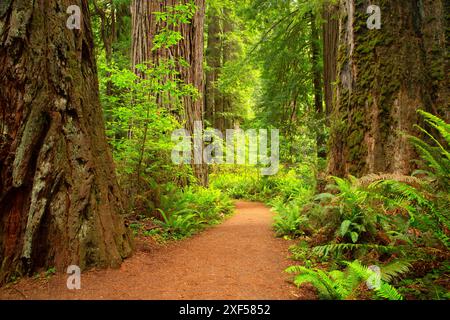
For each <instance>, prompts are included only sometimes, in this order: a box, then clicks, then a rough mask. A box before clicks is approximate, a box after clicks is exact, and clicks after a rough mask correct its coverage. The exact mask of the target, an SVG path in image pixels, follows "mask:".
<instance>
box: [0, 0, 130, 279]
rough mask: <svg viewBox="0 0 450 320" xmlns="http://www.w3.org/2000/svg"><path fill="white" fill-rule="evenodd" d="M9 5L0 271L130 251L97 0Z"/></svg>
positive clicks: (1, 274)
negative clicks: (103, 89) (109, 127)
mask: <svg viewBox="0 0 450 320" xmlns="http://www.w3.org/2000/svg"><path fill="white" fill-rule="evenodd" d="M54 2H55V4H54V5H49V4H48V3H46V4H43V3H42V2H40V1H33V2H29V1H22V0H11V1H8V2H6V3H2V5H1V6H0V74H1V77H0V88H1V94H0V263H1V269H0V279H1V280H5V279H6V278H8V277H9V276H11V275H15V274H17V273H18V274H26V273H31V272H34V271H36V270H38V269H40V268H47V267H49V266H55V267H57V268H58V269H59V270H64V269H65V268H67V267H68V266H69V265H71V264H75V265H79V266H80V267H81V268H82V269H83V268H88V267H93V266H99V267H109V266H118V265H119V264H120V263H121V261H122V259H123V258H125V257H127V256H128V255H129V254H130V253H131V242H130V238H129V234H128V232H127V230H126V228H125V225H124V223H123V219H122V217H121V213H122V199H121V194H120V190H119V187H118V184H117V182H116V177H115V173H114V167H113V162H112V157H111V155H110V152H109V149H108V145H107V143H106V137H105V129H104V123H103V117H102V110H101V106H100V102H99V96H98V82H97V72H96V62H95V58H94V57H95V54H94V50H93V39H92V34H91V26H90V17H89V9H88V1H87V0H83V1H75V3H76V2H78V5H79V6H80V7H81V10H82V14H83V19H82V25H81V30H73V31H72V30H69V29H68V28H66V19H67V18H68V15H66V9H67V8H68V7H69V6H70V5H72V4H74V1H72V0H55V1H54Z"/></svg>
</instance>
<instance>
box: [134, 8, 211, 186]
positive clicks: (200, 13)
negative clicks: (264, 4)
mask: <svg viewBox="0 0 450 320" xmlns="http://www.w3.org/2000/svg"><path fill="white" fill-rule="evenodd" d="M187 2H188V0H165V1H154V0H151V1H148V0H134V1H133V3H132V6H131V12H132V19H133V34H132V38H133V39H132V41H133V45H132V64H133V68H134V69H135V66H136V65H138V64H142V63H145V62H151V63H153V64H157V63H158V61H159V60H160V59H162V58H167V57H170V58H175V59H184V60H185V61H186V62H187V63H188V64H189V67H188V68H186V67H182V66H180V67H179V72H180V78H181V79H182V80H183V81H184V82H185V83H186V84H191V85H192V86H193V87H194V88H196V89H197V90H198V92H199V95H200V96H199V97H198V98H193V97H189V96H187V97H184V99H183V104H184V120H185V123H186V125H185V127H186V129H187V130H188V131H189V132H190V133H191V134H192V135H193V133H194V124H195V122H196V121H202V122H203V112H204V99H203V93H204V81H203V50H204V48H203V46H204V34H203V32H204V20H205V0H195V1H194V3H195V5H196V6H197V12H196V13H195V15H194V17H193V19H192V21H191V22H190V23H189V24H181V25H180V26H179V27H178V29H177V30H178V31H180V33H181V35H182V36H183V39H182V40H181V41H180V42H179V43H178V44H177V45H176V46H174V47H172V48H170V49H169V50H152V48H153V39H154V37H155V35H156V34H158V33H159V31H160V30H161V27H162V26H161V25H160V22H157V21H156V18H155V15H154V14H153V13H154V12H164V11H165V8H166V7H167V6H173V5H175V4H179V3H187ZM135 72H137V74H139V71H137V70H136V71H135ZM141 76H143V75H141ZM193 158H194V157H193ZM192 167H193V170H194V175H195V177H196V178H197V179H198V181H199V183H200V184H201V185H204V186H206V185H207V184H208V168H207V166H206V165H204V164H202V165H195V164H192Z"/></svg>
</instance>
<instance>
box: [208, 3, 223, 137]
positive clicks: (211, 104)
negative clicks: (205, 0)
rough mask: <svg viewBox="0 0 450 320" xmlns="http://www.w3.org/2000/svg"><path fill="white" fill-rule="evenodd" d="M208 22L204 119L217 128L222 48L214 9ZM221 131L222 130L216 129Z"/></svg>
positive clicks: (219, 109)
mask: <svg viewBox="0 0 450 320" xmlns="http://www.w3.org/2000/svg"><path fill="white" fill-rule="evenodd" d="M210 10H211V12H210V15H209V19H208V20H209V21H208V44H207V49H206V63H207V65H208V69H207V71H206V90H205V118H206V120H208V121H209V122H210V124H211V126H213V127H215V128H218V127H217V120H218V119H217V112H218V111H219V112H220V111H221V110H222V107H221V99H220V92H219V90H218V89H217V81H218V80H219V72H220V68H221V67H222V46H221V39H220V37H221V34H222V28H221V23H220V17H219V15H218V14H217V12H213V10H214V11H216V9H210ZM218 129H219V130H222V129H223V128H218Z"/></svg>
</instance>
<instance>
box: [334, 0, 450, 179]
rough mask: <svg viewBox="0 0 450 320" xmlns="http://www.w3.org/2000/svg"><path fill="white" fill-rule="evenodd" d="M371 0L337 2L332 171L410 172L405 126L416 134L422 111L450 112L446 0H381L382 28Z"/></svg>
mask: <svg viewBox="0 0 450 320" xmlns="http://www.w3.org/2000/svg"><path fill="white" fill-rule="evenodd" d="M371 4H373V3H372V1H366V0H341V1H340V4H339V6H340V10H339V41H338V44H339V47H338V55H337V60H338V61H337V77H336V78H337V80H336V81H337V84H336V87H335V88H334V98H333V99H334V102H333V111H332V113H333V114H332V122H331V126H332V127H331V141H330V161H329V171H330V173H331V174H333V175H339V176H344V175H346V174H353V175H356V176H361V175H365V174H368V173H383V172H395V173H401V174H407V173H410V172H411V170H412V169H414V164H413V162H412V160H413V159H414V158H416V154H415V152H414V150H413V149H412V147H411V146H410V144H409V143H408V141H407V139H406V138H404V137H403V136H402V135H401V132H404V133H409V134H414V124H416V123H418V121H419V120H418V116H417V113H416V110H417V109H424V110H426V111H429V112H432V113H434V114H439V115H441V116H444V117H445V118H447V119H448V110H449V109H448V101H449V99H448V98H449V95H448V87H449V86H448V76H447V74H446V70H448V66H447V65H446V64H447V63H448V62H447V61H446V60H445V58H446V38H445V30H446V28H448V26H447V27H446V23H447V22H446V16H447V15H448V8H447V9H446V8H445V1H443V0H422V1H394V0H389V1H388V0H383V1H379V3H378V4H379V5H380V7H381V19H382V26H381V29H380V30H377V29H374V30H369V29H368V27H367V23H366V21H367V19H368V17H369V15H368V14H367V13H366V11H367V8H368V6H369V5H371ZM446 11H447V12H446ZM445 110H447V114H446V115H445V114H444V112H445Z"/></svg>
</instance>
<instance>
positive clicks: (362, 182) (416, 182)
mask: <svg viewBox="0 0 450 320" xmlns="http://www.w3.org/2000/svg"><path fill="white" fill-rule="evenodd" d="M382 180H395V181H398V182H403V183H406V184H409V185H412V186H415V187H420V186H422V184H423V182H422V180H420V179H419V178H416V177H412V176H405V175H401V174H396V173H386V174H369V175H366V176H364V177H362V178H360V179H359V180H358V185H359V186H361V187H368V186H369V185H371V184H372V183H374V182H378V181H382Z"/></svg>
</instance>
